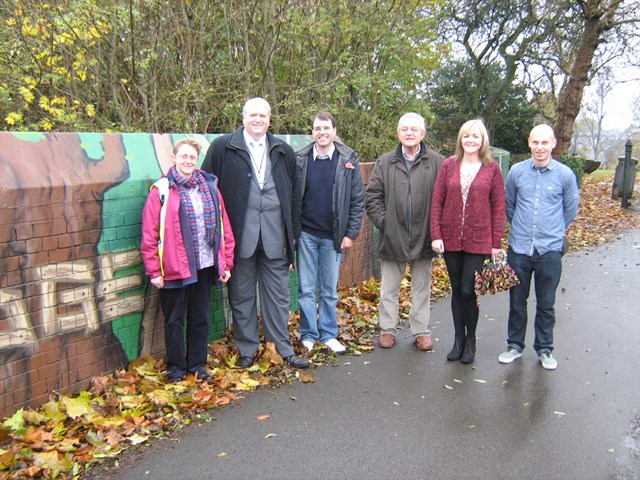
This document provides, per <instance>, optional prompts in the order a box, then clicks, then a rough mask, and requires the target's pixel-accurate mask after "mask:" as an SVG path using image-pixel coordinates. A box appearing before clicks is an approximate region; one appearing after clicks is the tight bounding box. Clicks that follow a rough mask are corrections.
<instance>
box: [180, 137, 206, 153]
mask: <svg viewBox="0 0 640 480" xmlns="http://www.w3.org/2000/svg"><path fill="white" fill-rule="evenodd" d="M182 145H189V146H190V147H193V148H195V149H196V152H198V155H200V149H201V148H202V147H201V146H200V144H199V143H198V141H197V140H195V139H194V138H183V139H181V140H178V141H177V142H176V144H175V145H174V146H173V154H174V155H176V154H177V153H178V150H180V147H181V146H182Z"/></svg>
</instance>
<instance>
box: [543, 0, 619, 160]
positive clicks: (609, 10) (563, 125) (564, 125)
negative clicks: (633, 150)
mask: <svg viewBox="0 0 640 480" xmlns="http://www.w3.org/2000/svg"><path fill="white" fill-rule="evenodd" d="M602 3H604V2H603V0H590V1H587V2H586V3H585V5H584V15H585V26H584V31H583V32H582V37H581V38H580V44H579V45H578V49H577V51H576V58H575V61H574V63H573V68H572V69H571V75H570V76H569V81H568V82H567V84H566V85H565V87H564V88H563V89H562V91H561V92H560V96H559V99H558V116H557V117H556V123H555V125H554V130H555V134H556V139H557V142H558V143H557V145H556V148H555V149H554V154H555V156H556V157H560V156H561V155H565V154H567V152H568V151H569V146H570V145H571V135H572V133H573V125H574V122H575V120H576V117H577V116H578V113H579V112H580V105H581V104H582V94H583V93H584V87H585V85H586V83H587V81H588V80H589V72H590V70H591V66H592V63H593V57H594V55H595V52H596V50H597V48H598V45H600V42H602V33H603V32H605V31H607V30H609V29H610V28H611V27H612V22H611V19H612V17H613V14H614V13H615V10H616V9H617V8H618V5H619V3H618V2H612V4H611V5H602Z"/></svg>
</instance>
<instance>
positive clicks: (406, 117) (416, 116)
mask: <svg viewBox="0 0 640 480" xmlns="http://www.w3.org/2000/svg"><path fill="white" fill-rule="evenodd" d="M404 120H417V121H418V122H419V123H420V130H422V131H423V132H426V131H427V125H426V122H425V121H424V117H423V116H422V115H420V114H418V113H415V112H408V113H405V114H404V115H402V116H401V117H400V120H398V130H400V125H401V124H402V122H403V121H404Z"/></svg>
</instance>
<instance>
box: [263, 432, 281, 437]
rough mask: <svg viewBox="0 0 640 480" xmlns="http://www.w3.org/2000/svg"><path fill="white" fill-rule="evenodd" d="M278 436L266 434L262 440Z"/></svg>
mask: <svg viewBox="0 0 640 480" xmlns="http://www.w3.org/2000/svg"><path fill="white" fill-rule="evenodd" d="M277 436H278V434H277V433H267V434H266V435H265V436H264V438H273V437H277Z"/></svg>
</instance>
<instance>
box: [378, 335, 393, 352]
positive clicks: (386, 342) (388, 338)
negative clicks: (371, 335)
mask: <svg viewBox="0 0 640 480" xmlns="http://www.w3.org/2000/svg"><path fill="white" fill-rule="evenodd" d="M394 343H396V337H394V336H393V335H392V334H391V333H383V334H382V335H380V340H378V345H380V346H381V347H382V348H391V347H393V344H394Z"/></svg>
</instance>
